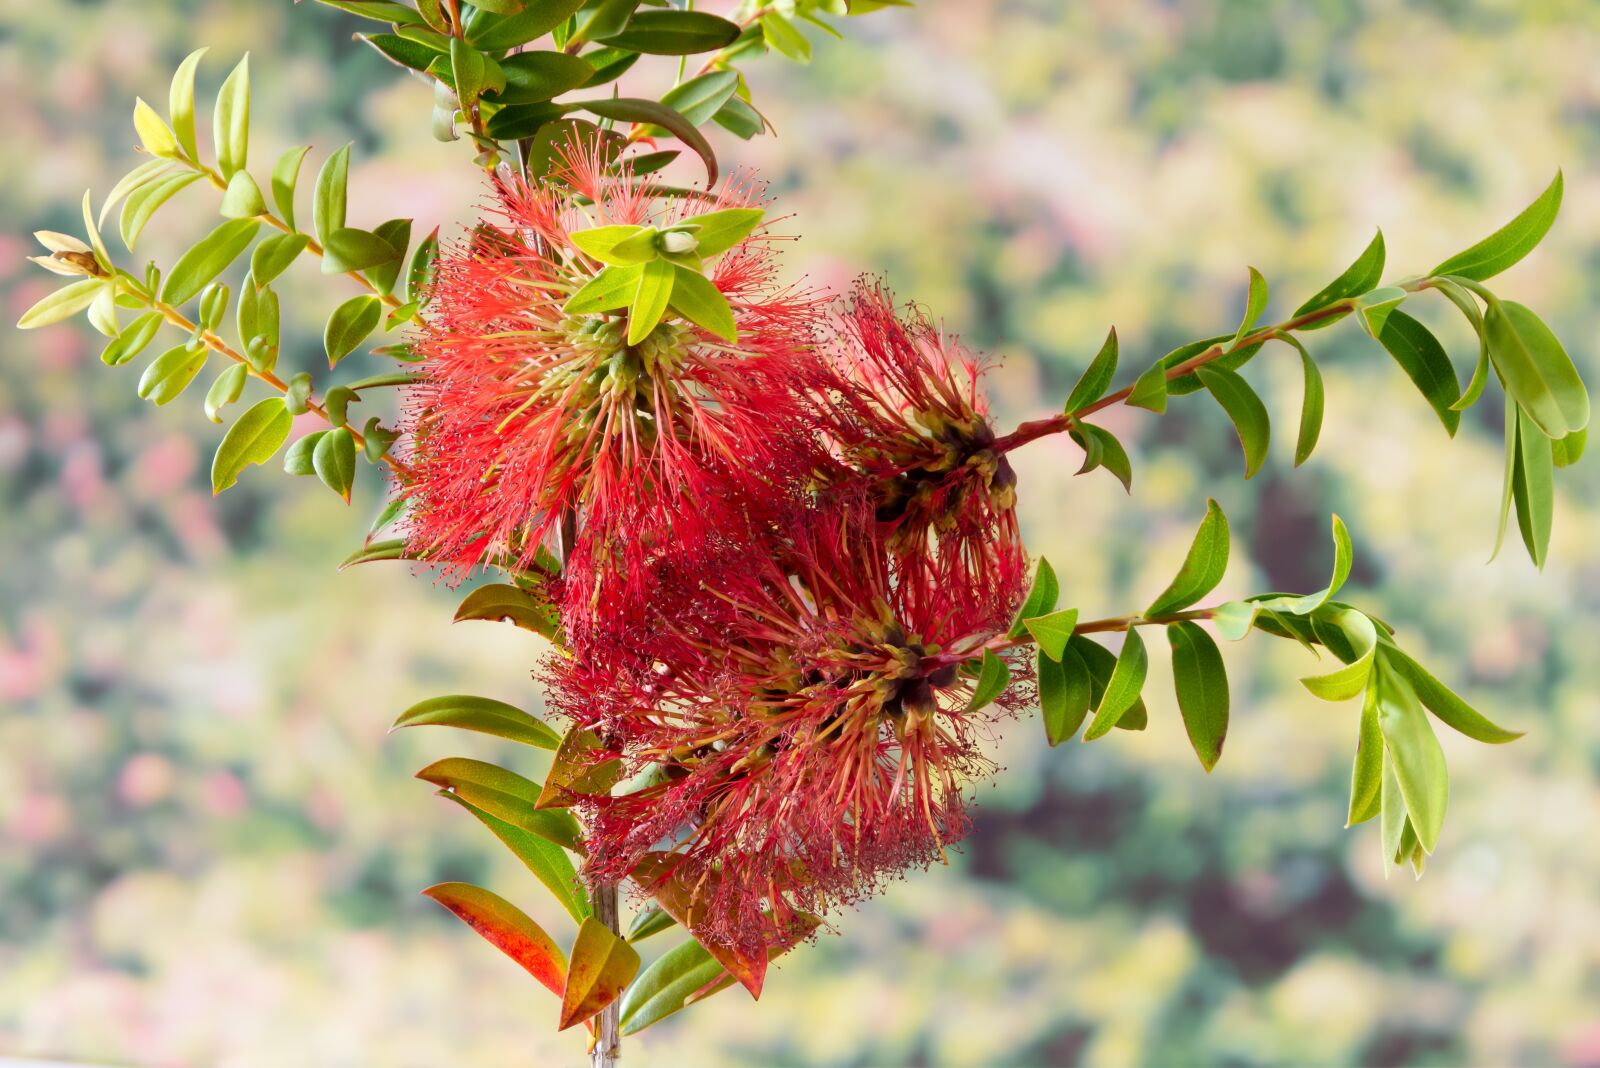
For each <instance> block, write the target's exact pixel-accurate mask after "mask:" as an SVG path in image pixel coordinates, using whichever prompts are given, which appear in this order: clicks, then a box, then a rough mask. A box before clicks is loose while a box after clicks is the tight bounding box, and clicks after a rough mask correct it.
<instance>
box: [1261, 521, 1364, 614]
mask: <svg viewBox="0 0 1600 1068" xmlns="http://www.w3.org/2000/svg"><path fill="white" fill-rule="evenodd" d="M1332 528H1333V576H1332V578H1330V579H1329V580H1328V585H1327V586H1326V587H1324V588H1323V589H1321V590H1318V591H1317V592H1316V593H1308V594H1306V595H1305V596H1304V597H1282V598H1275V599H1273V600H1272V601H1270V602H1268V604H1270V606H1271V607H1272V608H1274V609H1278V610H1281V611H1285V612H1292V613H1293V614H1295V615H1297V616H1308V615H1310V614H1311V613H1312V612H1315V611H1316V610H1317V609H1319V608H1321V607H1322V606H1323V605H1325V604H1327V603H1328V602H1329V601H1330V600H1332V598H1333V596H1334V594H1336V593H1338V592H1339V590H1340V589H1341V588H1342V587H1343V586H1344V584H1345V580H1346V579H1348V578H1349V577H1350V568H1351V566H1352V565H1353V564H1354V563H1355V546H1354V545H1353V544H1352V543H1351V541H1350V531H1349V530H1348V529H1347V528H1346V527H1345V525H1344V520H1342V519H1340V518H1339V517H1338V516H1337V515H1335V516H1334V517H1333V522H1332Z"/></svg>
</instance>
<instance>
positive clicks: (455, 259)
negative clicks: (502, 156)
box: [404, 142, 818, 634]
mask: <svg viewBox="0 0 1600 1068" xmlns="http://www.w3.org/2000/svg"><path fill="white" fill-rule="evenodd" d="M497 193H498V206H497V208H496V211H495V220H494V221H495V222H496V223H497V224H498V225H488V224H485V225H483V226H480V227H479V228H478V229H477V230H476V231H475V232H474V234H473V235H472V237H471V239H470V240H469V241H467V242H466V243H464V244H462V245H460V246H458V247H456V248H454V249H450V250H447V251H446V252H445V254H444V255H442V257H441V258H440V261H439V264H438V269H437V272H436V275H435V280H434V282H433V285H432V288H431V296H430V300H429V302H428V305H427V312H426V315H427V323H426V325H425V326H424V327H422V328H421V329H420V331H419V333H418V335H417V336H416V338H415V339H414V342H413V346H414V348H415V350H416V352H417V353H418V355H420V356H421V357H422V358H423V361H424V362H423V364H422V369H421V370H422V380H421V382H420V383H419V384H418V385H417V386H416V387H415V388H414V390H413V392H412V394H411V396H410V398H409V404H408V415H407V419H406V425H405V430H406V432H407V437H408V448H409V452H410V456H409V464H410V467H411V471H412V473H411V475H410V476H409V479H408V482H407V484H406V486H405V487H404V491H405V493H406V495H407V497H408V498H409V501H410V510H409V514H408V520H407V522H408V524H409V525H408V535H409V540H410V542H411V546H412V549H413V551H415V552H417V553H418V554H420V555H422V556H424V557H426V558H427V559H430V560H434V561H437V562H439V563H440V564H441V565H442V566H444V567H446V568H447V569H449V570H450V571H451V572H453V573H454V574H456V575H460V574H462V573H464V572H466V571H467V570H470V568H471V567H473V566H474V565H477V564H480V563H493V564H497V565H500V566H507V567H511V568H518V569H525V568H528V567H529V566H530V565H532V564H533V563H534V561H535V560H536V558H537V556H538V554H539V552H540V549H541V547H542V546H543V545H544V544H545V543H546V541H547V539H549V538H550V536H551V535H553V534H554V533H556V532H558V531H565V533H566V534H568V535H570V536H572V538H573V540H572V542H571V544H563V548H564V549H566V550H567V553H568V556H569V566H568V568H567V569H566V570H567V580H566V581H565V582H564V584H563V592H562V608H563V615H564V623H565V624H566V626H567V629H568V633H569V634H572V633H574V632H582V631H583V629H584V628H585V626H588V625H591V624H593V622H594V621H596V620H601V619H605V618H607V616H608V615H611V614H616V613H619V612H626V611H628V610H630V607H631V606H637V605H639V604H642V603H645V602H646V601H648V599H649V595H648V591H646V590H644V589H641V588H639V584H640V583H642V582H643V581H644V580H645V578H646V577H647V576H648V573H649V569H650V563H651V561H652V560H653V559H654V558H655V557H656V556H658V555H659V554H661V553H664V552H668V551H672V552H680V553H688V554H691V555H692V554H694V553H696V552H698V551H699V550H698V548H697V547H698V546H700V545H702V544H703V543H705V542H706V541H707V540H708V539H709V538H711V537H712V536H713V535H716V536H719V537H728V536H737V534H738V532H739V531H741V530H744V529H747V528H749V527H750V526H751V524H755V523H759V522H761V521H762V520H761V516H759V515H754V516H753V515H752V509H755V510H756V511H759V507H758V502H760V501H762V500H775V499H777V498H779V497H781V496H782V489H781V488H782V487H784V486H786V485H787V484H788V483H789V482H790V481H792V479H791V477H790V476H789V475H788V474H786V472H788V471H790V470H791V469H794V470H800V471H806V470H810V468H811V467H812V466H813V465H814V463H815V459H814V457H812V456H810V455H808V450H810V451H813V452H814V451H815V446H814V443H813V441H812V439H811V438H810V437H809V436H808V435H807V434H805V433H797V432H796V428H797V427H803V426H804V425H805V424H804V422H803V420H802V415H803V411H802V408H801V406H800V403H799V401H798V399H797V398H796V397H795V396H794V394H793V392H792V390H791V389H790V388H789V386H788V383H790V382H791V381H793V379H794V375H795V371H794V370H793V366H792V365H794V364H795V363H796V362H797V361H808V360H811V359H813V358H814V357H813V356H812V355H811V353H810V349H811V346H812V335H813V331H814V328H815V324H816V322H817V317H818V302H817V301H816V299H814V298H812V297H810V296H807V295H805V294H803V293H796V292H794V291H791V290H783V289H780V288H779V287H778V286H777V285H776V284H775V283H774V281H773V265H772V257H771V254H770V252H769V251H768V249H767V245H766V242H765V241H764V239H763V238H761V237H760V236H759V235H757V236H752V237H745V238H744V239H743V240H742V241H740V242H739V243H738V244H737V245H735V246H734V247H733V248H731V249H729V250H728V251H727V252H726V254H724V255H722V256H721V257H720V258H719V259H718V260H717V261H716V262H715V263H714V265H713V266H714V269H713V270H712V271H711V272H710V275H709V277H710V281H711V283H712V285H713V286H715V287H716V290H717V291H718V292H720V293H721V294H722V295H723V297H725V298H726V299H727V300H728V301H729V303H730V304H731V307H732V310H733V315H734V320H735V323H736V324H737V328H738V336H737V340H736V341H727V340H724V339H722V338H720V337H717V336H714V335H713V334H711V333H710V332H708V331H706V330H703V329H700V328H698V327H695V326H693V325H692V324H690V323H689V322H687V321H684V320H683V319H681V318H679V317H677V316H675V315H673V314H671V313H670V311H669V314H668V316H667V318H666V319H665V320H664V321H662V322H661V323H660V325H657V326H656V327H655V328H654V329H653V330H652V331H650V333H649V334H648V335H647V336H645V337H643V339H642V340H639V341H638V342H637V343H629V341H628V338H627V334H628V324H627V321H626V315H625V313H624V312H622V311H616V312H604V313H598V314H590V315H571V314H568V313H566V312H565V311H563V306H564V305H565V304H566V302H567V301H568V299H569V298H570V296H571V295H572V294H573V293H574V292H575V291H577V290H578V289H580V288H582V287H583V286H584V285H585V284H587V283H588V282H590V281H591V280H592V279H593V278H594V277H595V276H596V275H597V274H598V273H600V271H601V269H602V268H601V266H600V265H599V264H598V263H596V262H595V261H594V260H593V259H591V258H589V257H588V256H587V255H585V254H584V253H583V252H582V251H581V250H580V249H579V248H578V246H577V244H576V243H575V242H574V239H573V235H574V234H575V233H577V232H579V231H583V230H587V229H593V228H595V227H599V226H609V225H645V224H653V225H657V226H660V227H668V226H672V225H674V224H682V223H684V222H686V221H687V222H690V223H692V222H693V219H694V218H695V217H697V216H699V215H702V214H705V213H706V212H709V211H713V210H721V209H726V208H733V207H748V206H750V205H753V204H755V203H757V202H758V201H759V189H758V188H757V187H756V186H755V185H754V184H753V183H752V182H750V181H747V180H746V181H735V182H732V183H729V184H726V185H725V186H724V188H723V190H722V192H721V194H720V195H719V196H718V197H717V198H716V199H715V201H714V202H712V203H704V202H688V203H686V202H685V201H684V200H682V199H674V198H670V197H665V196H663V195H661V192H660V190H659V188H658V187H657V186H655V185H654V184H653V183H652V182H651V181H650V180H648V179H635V178H634V177H633V176H632V175H631V174H630V173H629V172H628V171H627V169H626V167H625V166H624V167H622V168H621V169H620V170H618V169H617V168H616V165H614V164H610V165H609V166H608V156H607V153H606V151H605V150H604V149H603V148H602V147H601V145H600V143H599V142H594V143H591V144H587V145H574V146H571V147H569V148H567V149H566V150H565V151H564V153H563V154H562V157H561V161H560V163H559V165H558V167H557V170H556V174H555V176H554V180H552V181H548V182H546V183H543V184H541V185H540V186H538V187H537V188H530V187H528V186H526V185H524V184H522V183H520V182H516V181H508V182H504V183H502V184H501V185H500V186H499V188H498V190H497ZM774 487H779V489H777V490H775V489H774Z"/></svg>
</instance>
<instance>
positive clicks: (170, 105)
mask: <svg viewBox="0 0 1600 1068" xmlns="http://www.w3.org/2000/svg"><path fill="white" fill-rule="evenodd" d="M206 51H207V50H206V49H204V48H197V49H195V50H194V51H193V52H190V53H189V54H188V55H187V56H185V57H184V60H183V62H182V63H179V64H178V69H177V70H176V71H174V72H173V75H172V86H171V88H170V89H169V90H168V92H167V117H168V118H170V119H171V120H172V132H173V134H175V135H176V136H177V138H178V144H179V146H180V147H182V149H183V154H184V155H185V156H187V157H188V158H189V159H191V160H194V161H195V162H199V160H200V149H199V146H198V145H197V144H196V142H195V133H194V75H195V70H196V68H198V67H199V66H200V59H201V57H202V56H204V55H205V54H206Z"/></svg>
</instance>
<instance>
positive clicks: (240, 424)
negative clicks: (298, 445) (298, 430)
mask: <svg viewBox="0 0 1600 1068" xmlns="http://www.w3.org/2000/svg"><path fill="white" fill-rule="evenodd" d="M292 426H294V416H292V415H290V414H289V410H288V409H287V408H285V407H284V405H283V399H282V398H281V397H268V398H267V399H266V400H264V401H261V402H259V403H257V404H256V405H254V406H253V407H251V408H249V409H247V410H246V411H245V413H244V414H243V415H241V416H240V417H239V418H238V419H237V420H236V421H235V422H234V424H233V425H232V426H231V427H229V428H228V432H227V433H226V434H224V435H223V436H222V444H220V445H218V446H217V454H216V456H215V457H214V458H213V459H212V461H211V492H212V493H214V494H216V493H221V492H222V491H223V490H225V489H227V488H228V487H229V486H232V485H233V484H234V483H235V482H237V481H239V474H240V472H242V471H243V470H244V469H245V468H246V467H248V466H249V465H250V464H264V463H266V462H267V461H268V460H270V459H272V456H273V454H274V453H276V452H277V451H278V450H279V449H280V448H282V447H283V443H284V442H285V441H286V440H288V437H289V429H290V428H291V427H292Z"/></svg>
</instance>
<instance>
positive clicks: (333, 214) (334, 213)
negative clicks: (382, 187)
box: [311, 145, 350, 243]
mask: <svg viewBox="0 0 1600 1068" xmlns="http://www.w3.org/2000/svg"><path fill="white" fill-rule="evenodd" d="M349 178H350V146H349V145H345V146H343V147H342V148H340V149H339V150H338V151H337V152H335V153H334V154H333V155H331V156H329V157H328V159H327V162H325V163H324V164H323V165H322V169H321V170H320V171H318V172H317V188H316V193H315V195H314V196H313V198H312V201H311V224H312V227H313V228H314V229H315V230H316V233H317V237H318V239H320V240H321V241H323V242H324V243H326V242H327V240H328V235H330V234H332V233H333V232H334V231H335V230H342V229H344V216H345V198H346V186H347V185H348V184H349Z"/></svg>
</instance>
